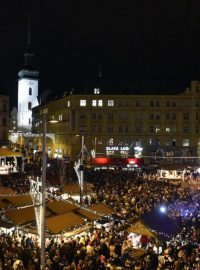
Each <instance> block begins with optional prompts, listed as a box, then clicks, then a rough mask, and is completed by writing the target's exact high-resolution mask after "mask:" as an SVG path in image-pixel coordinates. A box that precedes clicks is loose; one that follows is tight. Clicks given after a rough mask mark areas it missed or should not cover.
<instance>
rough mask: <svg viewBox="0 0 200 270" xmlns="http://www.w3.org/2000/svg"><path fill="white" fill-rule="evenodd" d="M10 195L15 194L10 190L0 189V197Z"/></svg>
mask: <svg viewBox="0 0 200 270" xmlns="http://www.w3.org/2000/svg"><path fill="white" fill-rule="evenodd" d="M12 194H16V192H15V191H14V190H13V189H12V188H0V196H1V195H12Z"/></svg>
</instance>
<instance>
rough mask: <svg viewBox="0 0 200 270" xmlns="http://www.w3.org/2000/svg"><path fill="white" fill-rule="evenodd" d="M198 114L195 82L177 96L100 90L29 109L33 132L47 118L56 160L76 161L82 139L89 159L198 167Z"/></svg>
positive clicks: (199, 93) (199, 103) (198, 95)
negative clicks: (128, 159) (115, 158)
mask: <svg viewBox="0 0 200 270" xmlns="http://www.w3.org/2000/svg"><path fill="white" fill-rule="evenodd" d="M199 109H200V82H199V81H192V82H191V85H190V87H188V88H187V89H186V90H185V91H183V92H181V93H178V94H163V93H161V94H143V95H142V94H134V92H132V93H131V94H130V93H129V94H126V93H125V92H124V94H123V91H122V94H120V95H119V94H112V93H111V94H103V90H102V89H99V88H95V89H93V91H92V93H91V92H90V93H84V94H83V93H77V92H76V91H71V92H70V91H69V92H66V93H65V94H64V95H62V96H60V97H59V96H57V97H55V96H54V97H53V98H52V99H49V101H48V102H47V101H46V103H43V105H41V106H38V107H36V108H34V109H33V132H38V133H41V131H42V130H41V128H42V125H41V122H42V121H41V119H42V118H41V116H42V114H43V113H46V114H47V116H48V119H47V133H55V142H52V141H51V144H49V142H47V147H48V151H49V154H50V155H52V156H54V157H56V156H57V157H62V156H63V155H68V156H69V157H70V159H71V160H76V159H77V156H78V154H79V153H80V150H81V138H82V136H84V140H85V151H86V153H87V154H92V155H96V156H122V157H126V156H133V155H135V156H143V157H144V158H146V159H147V160H148V161H150V160H152V161H157V162H161V161H163V160H165V161H168V162H180V161H181V162H185V161H190V162H193V163H197V161H198V156H200V147H199V145H200V141H199V135H200V111H199ZM49 119H57V120H58V122H57V123H56V124H52V123H49V122H48V120H49ZM39 147H40V143H39Z"/></svg>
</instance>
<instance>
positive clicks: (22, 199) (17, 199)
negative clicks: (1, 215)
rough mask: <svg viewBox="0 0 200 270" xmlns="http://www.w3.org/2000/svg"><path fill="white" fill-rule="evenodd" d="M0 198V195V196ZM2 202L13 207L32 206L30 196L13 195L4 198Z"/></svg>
mask: <svg viewBox="0 0 200 270" xmlns="http://www.w3.org/2000/svg"><path fill="white" fill-rule="evenodd" d="M0 198H1V195H0ZM4 200H6V201H8V202H9V203H11V204H12V205H14V206H22V205H27V204H32V203H33V202H32V198H31V195H29V194H27V195H14V196H7V197H5V198H4Z"/></svg>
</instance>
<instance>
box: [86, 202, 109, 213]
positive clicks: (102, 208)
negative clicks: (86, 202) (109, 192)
mask: <svg viewBox="0 0 200 270" xmlns="http://www.w3.org/2000/svg"><path fill="white" fill-rule="evenodd" d="M88 209H90V210H92V211H94V212H95V214H100V215H112V214H114V211H113V210H112V209H111V208H110V207H108V206H107V205H105V204H103V203H98V204H94V205H90V206H88Z"/></svg>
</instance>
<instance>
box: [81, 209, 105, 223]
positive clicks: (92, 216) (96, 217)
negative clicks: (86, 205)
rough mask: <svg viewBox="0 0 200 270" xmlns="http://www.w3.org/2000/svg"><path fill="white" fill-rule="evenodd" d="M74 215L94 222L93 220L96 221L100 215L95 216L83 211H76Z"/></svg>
mask: <svg viewBox="0 0 200 270" xmlns="http://www.w3.org/2000/svg"><path fill="white" fill-rule="evenodd" d="M76 213H78V214H80V215H81V216H83V218H86V219H88V220H90V221H95V220H98V219H100V218H101V216H100V215H98V214H95V213H93V212H91V211H89V210H85V209H78V210H77V211H76Z"/></svg>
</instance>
